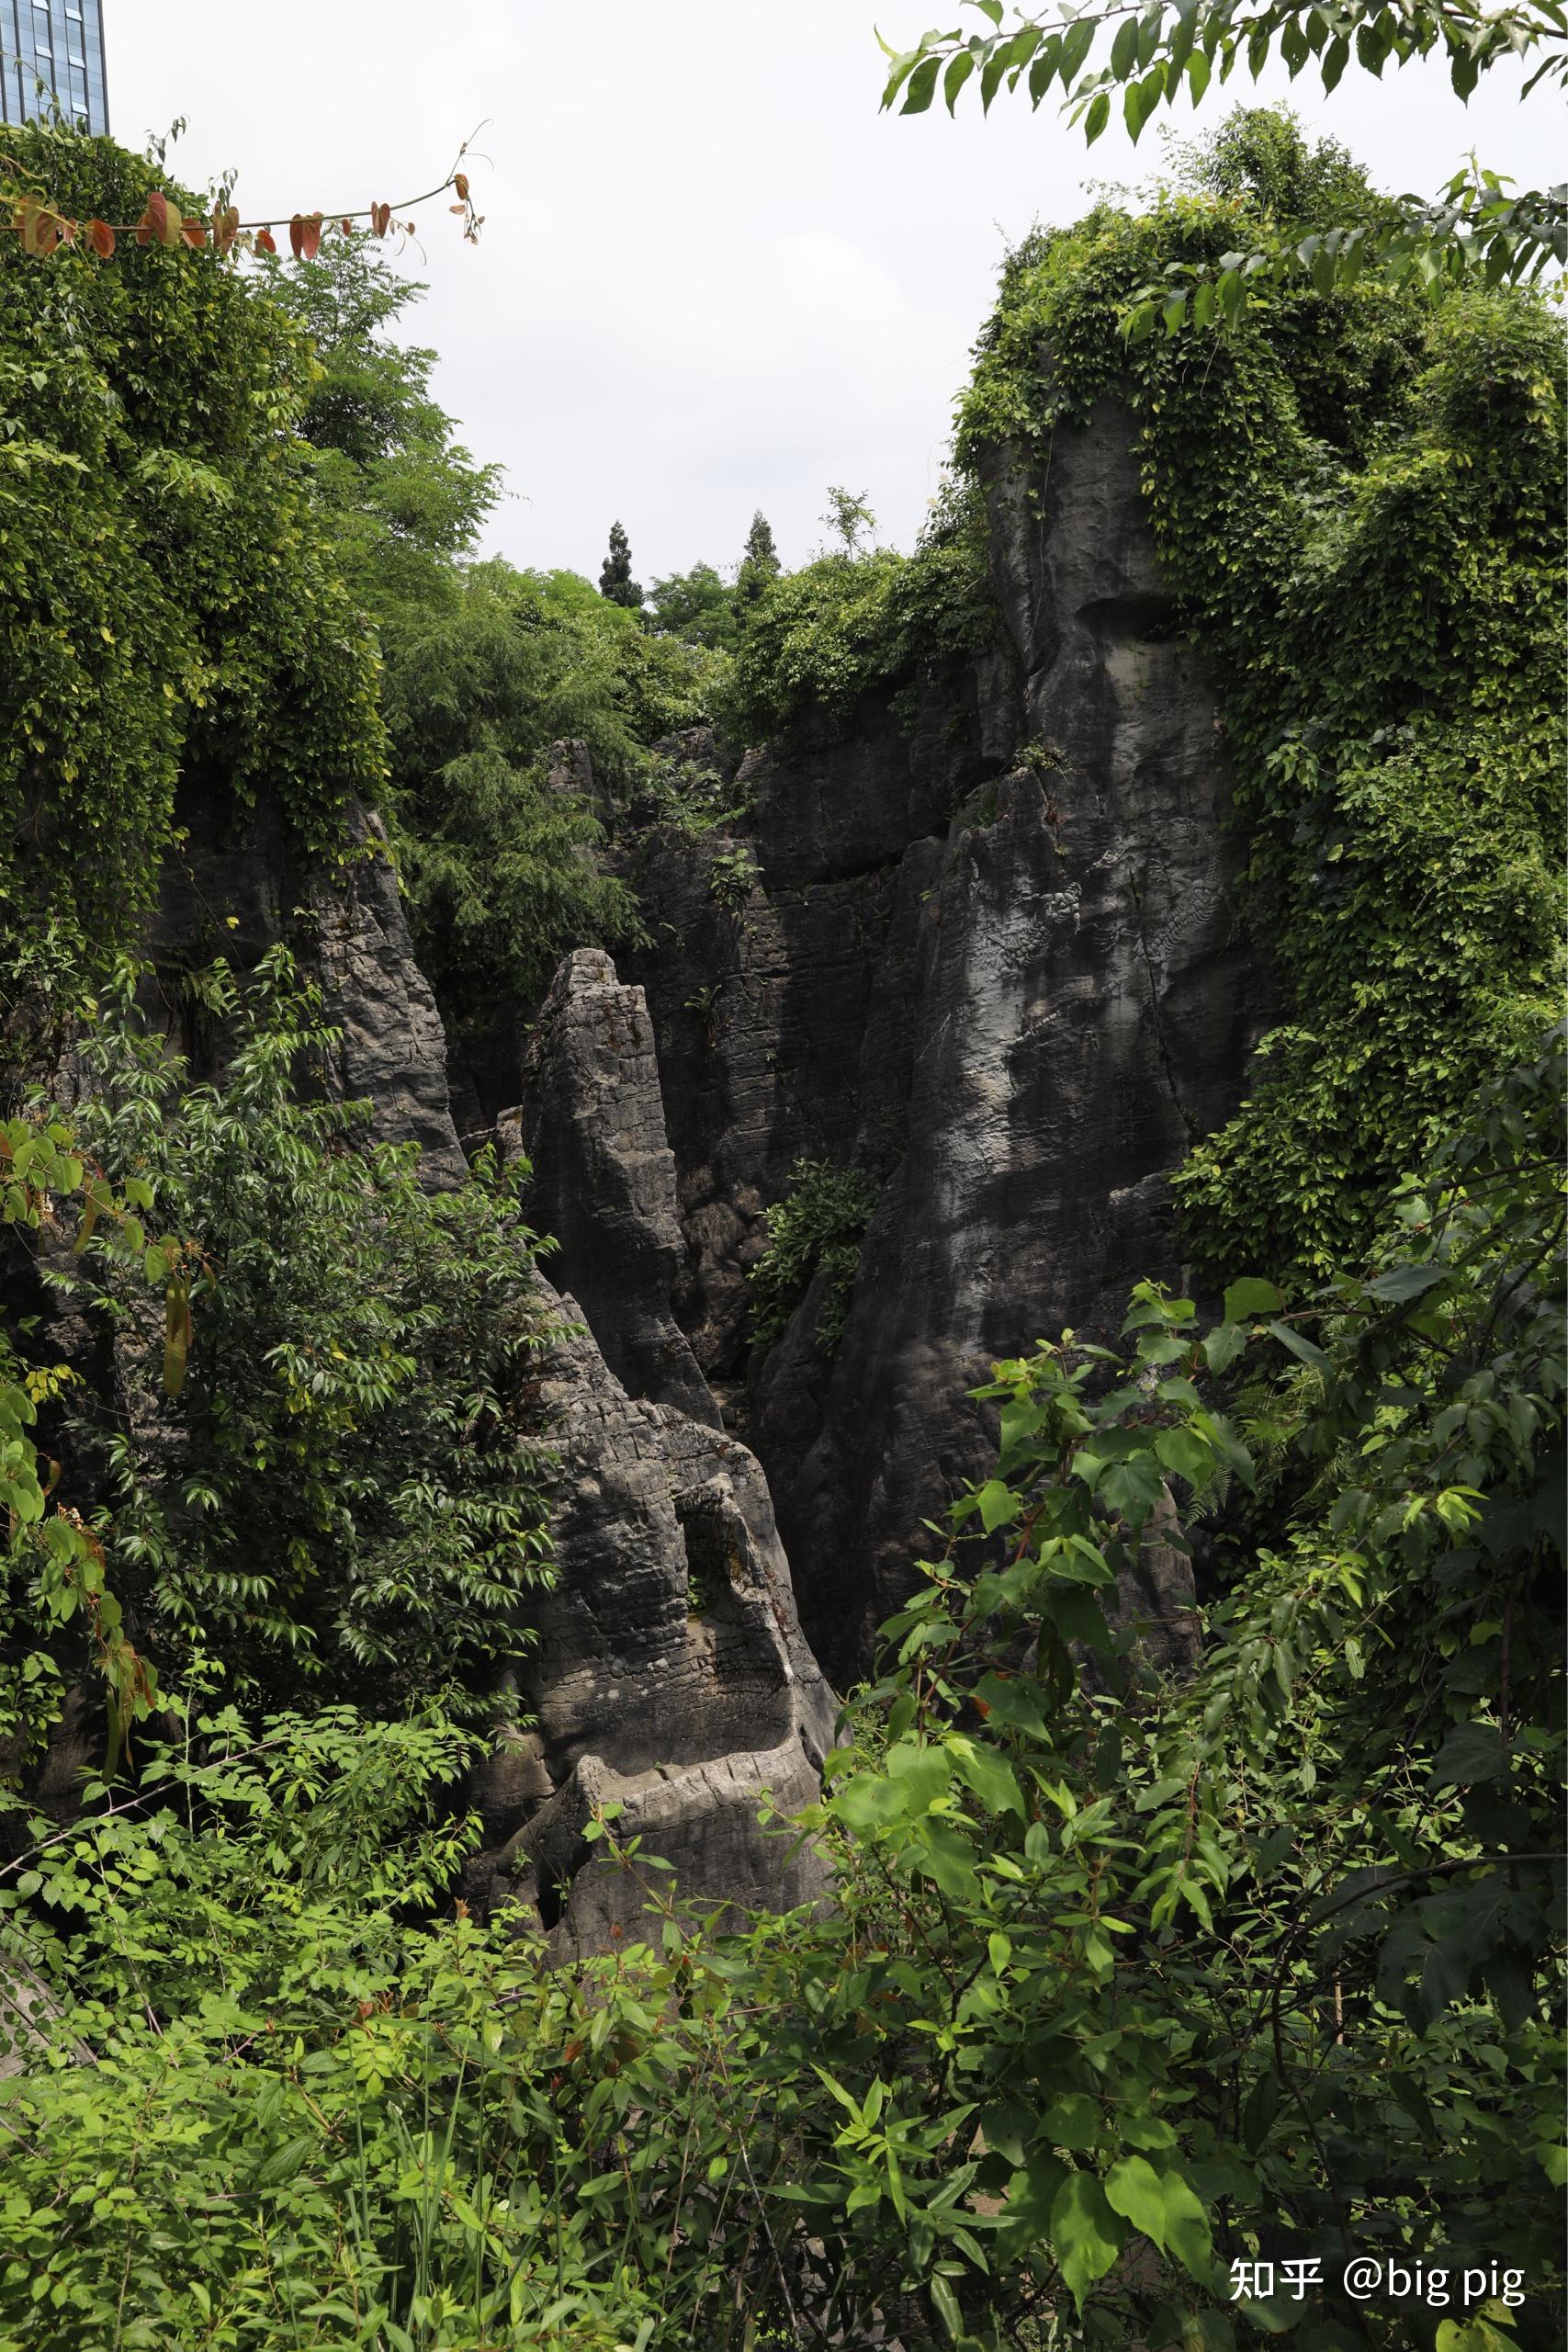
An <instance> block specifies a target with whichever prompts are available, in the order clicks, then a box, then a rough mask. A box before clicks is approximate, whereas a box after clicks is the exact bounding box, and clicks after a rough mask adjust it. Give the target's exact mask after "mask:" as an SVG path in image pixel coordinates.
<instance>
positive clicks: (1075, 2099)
mask: <svg viewBox="0 0 1568 2352" xmlns="http://www.w3.org/2000/svg"><path fill="white" fill-rule="evenodd" d="M1103 2120H1104V2119H1103V2117H1102V2115H1101V2112H1100V2101H1099V2100H1098V2099H1097V2098H1089V2096H1088V2094H1087V2093H1086V2092H1083V2091H1068V2092H1067V2093H1066V2097H1065V2098H1058V2099H1054V2100H1053V2101H1052V2103H1051V2105H1050V2106H1049V2107H1048V2108H1047V2109H1045V2111H1044V2113H1043V2115H1042V2117H1041V2118H1040V2134H1041V2137H1042V2139H1044V2140H1048V2141H1049V2142H1050V2143H1051V2145H1052V2146H1053V2147H1055V2148H1078V2149H1085V2148H1093V2147H1095V2146H1097V2145H1098V2144H1099V2141H1100V2131H1101V2128H1102V2124H1103Z"/></svg>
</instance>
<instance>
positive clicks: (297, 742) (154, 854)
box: [0, 124, 384, 947]
mask: <svg viewBox="0 0 1568 2352" xmlns="http://www.w3.org/2000/svg"><path fill="white" fill-rule="evenodd" d="M6 139H7V145H8V150H9V151H10V153H12V155H13V156H14V157H15V159H16V163H17V166H18V168H19V169H20V170H21V171H22V172H23V173H24V175H27V174H31V175H35V176H37V177H38V178H39V179H40V180H41V181H43V182H45V183H46V184H47V185H48V186H49V187H50V188H51V190H52V192H53V194H54V197H55V200H56V201H57V202H58V203H59V204H60V205H61V206H62V207H63V208H64V209H66V210H67V211H68V212H71V213H73V214H80V215H83V216H85V215H89V214H98V215H102V216H103V217H105V218H107V219H113V220H130V219H135V218H136V217H138V215H139V214H140V212H141V209H142V207H143V206H144V204H145V203H146V201H147V198H148V196H149V194H150V192H151V191H152V187H153V183H154V179H155V176H156V175H155V172H154V169H153V166H152V164H148V163H147V162H145V161H143V160H141V159H140V158H138V157H136V156H133V155H130V154H128V153H125V152H124V151H123V150H121V149H119V148H118V147H116V146H114V145H113V144H112V143H111V142H110V141H107V140H87V139H83V138H80V137H78V136H77V135H75V134H74V133H71V132H66V131H63V130H56V129H54V128H51V127H50V126H48V125H37V124H30V125H22V126H12V127H9V128H8V129H7V132H6ZM181 201H182V202H185V203H186V209H189V210H193V211H195V210H199V209H200V208H199V206H198V205H197V200H196V198H194V197H191V198H186V197H185V196H184V195H181ZM0 351H3V353H4V356H3V358H0V629H3V630H4V633H5V639H6V657H7V658H6V665H5V671H4V674H3V676H0V820H3V831H4V845H3V847H0V922H3V924H4V927H5V930H6V933H7V934H8V935H9V937H10V940H11V942H12V944H13V945H15V944H17V942H18V940H19V939H21V938H23V937H24V936H27V935H30V934H31V933H35V932H39V931H41V930H42V929H44V928H45V927H46V926H47V923H48V921H49V918H50V916H51V913H52V914H54V915H56V916H64V917H66V918H68V919H69V920H70V921H71V922H72V923H73V926H74V927H75V928H76V929H77V930H79V931H80V933H83V934H84V935H85V937H86V938H88V939H90V940H91V941H93V942H94V943H95V944H96V945H97V946H100V947H103V946H107V945H112V944H113V943H114V942H115V941H116V940H117V939H121V938H123V937H124V936H125V934H126V930H127V926H128V923H129V922H130V919H131V917H132V916H133V915H134V912H135V910H137V908H138V907H140V906H141V905H142V904H144V903H145V901H146V900H147V899H148V898H149V896H150V894H151V892H152V887H153V882H154V878H155V876H156V873H157V869H158V864H159V859H160V856H161V854H162V853H163V852H164V849H165V848H166V847H167V845H168V843H169V841H170V839H171V834H172V831H173V829H174V827H175V796H176V792H177V791H178V790H179V789H180V788H181V787H182V786H183V787H185V788H186V789H187V790H188V791H191V792H193V793H200V794H202V795H204V796H214V797H217V798H218V799H219V801H220V805H224V804H228V805H232V806H234V807H236V808H243V807H244V806H245V805H247V804H248V803H250V802H251V801H252V800H254V797H255V796H256V795H257V793H258V792H259V791H260V790H262V789H263V788H264V787H265V788H267V789H269V790H272V791H275V792H276V795H277V798H278V801H279V803H280V805H281V809H282V811H283V815H284V818H285V820H286V822H287V823H288V825H289V826H290V827H291V828H292V829H293V831H294V832H295V833H296V835H297V836H298V838H299V841H300V842H302V843H303V844H304V845H306V846H307V847H309V848H310V850H312V851H314V852H317V853H320V854H327V855H335V854H341V853H342V851H343V849H344V831H343V828H342V823H341V814H342V810H343V808H344V802H345V800H346V798H347V797H348V796H349V795H350V794H351V793H354V792H363V793H365V794H367V795H373V794H374V793H375V791H376V789H377V787H378V786H379V784H380V781H381V777H382V774H383V768H384V756H383V754H384V743H383V736H382V729H381V724H380V720H379V718H378V713H377V708H376V665H375V657H374V651H373V648H372V644H371V640H370V636H369V632H368V630H367V626H366V624H365V622H364V621H363V619H362V618H361V616H360V615H359V613H358V612H357V611H356V609H355V605H354V604H353V601H352V599H351V598H350V596H349V595H348V594H347V592H346V591H345V589H344V587H343V585H342V583H341V582H340V580H339V578H338V576H337V570H336V566H335V563H334V561H333V555H332V552H331V546H330V541H329V539H328V537H327V535H326V533H325V532H324V530H323V528H322V526H321V522H320V520H319V518H318V515H317V513H316V511H315V507H314V503H313V501H312V498H311V495H310V468H309V465H308V462H307V460H306V458H305V453H304V451H303V447H302V445H301V444H300V443H299V440H298V438H297V436H296V432H295V426H296V423H297V420H298V417H299V413H300V409H301V406H302V404H303V402H304V400H305V398H306V396H307V394H308V392H309V390H310V380H311V366H310V358H309V355H308V348H307V345H306V344H305V341H304V338H303V336H302V335H301V334H299V331H298V330H297V329H296V328H295V327H294V326H293V325H292V324H291V323H290V322H288V320H287V319H286V318H285V317H284V316H283V314H282V313H281V312H280V311H278V310H277V309H276V306H275V305H274V304H273V303H272V302H270V301H269V300H267V299H266V296H265V293H263V292H262V291H261V290H260V289H258V288H256V287H255V286H254V285H253V284H251V283H249V282H247V281H246V280H245V279H243V278H242V277H239V276H238V275H237V274H236V272H235V271H234V270H233V269H232V268H231V267H230V266H227V265H226V264H225V262H224V260H223V258H222V256H221V254H220V253H219V252H218V251H217V250H216V249H214V248H212V247H204V248H203V249H202V250H200V251H191V250H189V249H186V248H185V247H182V248H181V249H179V250H177V251H171V250H167V249H165V248H164V246H163V245H161V244H154V243H150V244H149V245H147V246H146V247H144V248H139V247H137V246H135V245H132V244H130V243H127V244H125V245H124V246H123V247H122V249H121V251H120V252H119V253H118V254H117V256H116V259H115V261H114V263H113V266H106V265H105V264H103V263H102V262H101V261H99V260H98V259H97V258H96V255H95V254H92V253H91V252H89V251H86V250H85V249H83V248H81V247H77V248H73V249H71V250H65V249H62V250H61V251H59V252H58V253H56V254H55V255H54V256H53V258H52V259H51V261H50V263H49V266H47V267H43V266H40V265H39V262H38V261H37V260H36V259H34V258H32V257H30V256H29V255H28V254H27V253H26V252H25V251H24V249H23V246H22V243H21V241H20V240H19V239H17V238H14V237H4V238H0Z"/></svg>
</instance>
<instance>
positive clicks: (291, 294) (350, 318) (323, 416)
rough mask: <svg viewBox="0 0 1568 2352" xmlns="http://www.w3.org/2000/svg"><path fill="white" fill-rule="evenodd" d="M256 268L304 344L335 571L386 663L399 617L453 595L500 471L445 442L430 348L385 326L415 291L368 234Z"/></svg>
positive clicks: (308, 414) (307, 412) (444, 604)
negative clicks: (373, 631) (378, 638)
mask: <svg viewBox="0 0 1568 2352" xmlns="http://www.w3.org/2000/svg"><path fill="white" fill-rule="evenodd" d="M261 266H262V269H263V271H264V273H265V277H264V283H265V285H266V286H267V288H268V290H269V292H270V293H271V295H272V298H273V300H275V301H276V303H277V304H278V306H279V308H280V309H282V310H285V311H288V313H289V315H290V317H292V318H294V319H296V320H297V321H298V322H299V325H300V326H301V327H302V328H303V329H304V331H305V333H306V334H308V335H309V337H310V348H311V355H312V357H313V359H314V362H315V366H316V368H317V369H318V370H319V373H318V374H317V375H316V377H315V379H314V381H313V382H312V384H311V387H310V396H309V398H308V399H307V401H306V402H305V406H304V408H303V411H302V412H301V414H300V418H299V430H300V432H301V433H302V434H303V435H304V436H305V438H306V439H307V440H308V441H309V442H310V444H311V445H312V447H314V448H315V449H316V450H317V451H318V452H319V453H320V454H319V456H318V458H317V460H316V488H317V492H318V495H319V497H320V498H321V502H322V503H323V505H324V506H325V508H326V510H327V513H328V515H329V517H330V521H331V526H332V531H333V545H334V551H335V554H336V557H337V561H338V564H339V567H340V569H341V570H342V571H343V574H344V579H345V580H346V581H347V582H348V583H349V585H350V587H351V588H352V589H353V591H354V594H355V596H356V597H357V598H358V600H359V602H360V604H361V605H363V606H364V607H365V609H366V611H367V612H368V613H370V614H372V615H373V616H374V617H375V619H376V621H377V623H378V628H379V629H380V631H381V635H382V642H383V652H384V654H387V651H388V647H389V642H390V643H391V644H392V646H393V650H392V651H391V652H390V654H389V655H388V658H390V659H393V660H395V658H396V652H395V639H396V637H397V634H398V628H399V625H400V624H407V623H408V622H410V621H412V620H413V619H414V618H416V617H417V616H419V615H421V614H423V613H427V612H429V611H431V610H433V609H442V610H446V609H450V608H451V607H452V606H453V605H454V604H455V603H456V600H457V594H458V589H459V574H458V571H457V563H458V561H459V560H460V559H462V558H465V557H467V556H468V555H469V554H470V553H471V552H472V549H473V546H474V541H475V537H476V535H477V533H478V531H479V526H480V525H481V524H482V523H483V521H484V519H485V517H486V515H489V514H490V513H491V510H492V508H493V507H494V505H495V503H496V502H497V500H498V499H499V498H500V496H501V468H500V467H499V466H493V465H489V466H481V465H477V464H476V463H475V462H474V460H473V458H471V457H470V456H469V454H468V451H467V450H466V449H465V448H463V447H460V446H459V445H458V444H457V440H456V437H455V429H454V426H453V423H452V419H451V418H450V417H449V416H448V415H447V414H446V411H445V410H444V409H442V408H441V407H440V405H439V404H438V403H437V402H436V401H434V399H433V398H432V396H431V390H430V379H431V373H432V370H433V369H434V365H435V359H436V355H435V353H434V351H431V350H427V349H424V348H423V347H422V346H420V345H409V344H405V343H399V342H394V341H393V339H392V337H391V335H390V334H388V333H386V332H385V330H386V329H388V328H389V327H392V326H394V325H395V324H396V323H397V322H399V321H400V319H401V318H402V316H403V313H404V312H405V311H407V310H408V309H409V308H410V306H411V305H412V304H413V303H415V302H417V301H418V300H420V298H421V297H422V296H423V293H424V290H425V289H424V288H423V286H421V285H419V284H418V283H417V282H415V281H414V280H412V279H409V278H404V277H399V276H398V275H397V273H396V271H395V270H394V269H393V268H392V267H391V266H390V264H389V261H388V259H387V257H386V253H385V249H384V248H383V247H382V246H381V245H380V244H379V243H378V242H377V241H376V240H375V239H374V238H370V237H355V238H350V239H334V240H333V241H332V242H331V243H328V244H326V245H324V246H323V247H322V248H321V253H320V254H318V256H317V257H316V259H315V260H313V261H303V260H301V261H281V260H274V261H271V262H266V261H264V262H263V263H262V265H261Z"/></svg>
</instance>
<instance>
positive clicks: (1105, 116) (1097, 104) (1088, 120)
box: [1083, 90, 1111, 147]
mask: <svg viewBox="0 0 1568 2352" xmlns="http://www.w3.org/2000/svg"><path fill="white" fill-rule="evenodd" d="M1110 119H1111V100H1110V98H1109V96H1107V94H1106V93H1105V91H1103V90H1097V91H1096V92H1095V95H1094V96H1093V97H1092V98H1090V100H1089V111H1088V113H1087V114H1086V115H1085V116H1084V119H1083V130H1084V139H1085V141H1086V142H1087V144H1088V145H1089V146H1090V147H1092V146H1093V144H1094V142H1095V141H1096V140H1097V139H1098V138H1099V137H1100V132H1101V131H1102V130H1104V128H1105V126H1106V124H1107V123H1108V122H1109V121H1110Z"/></svg>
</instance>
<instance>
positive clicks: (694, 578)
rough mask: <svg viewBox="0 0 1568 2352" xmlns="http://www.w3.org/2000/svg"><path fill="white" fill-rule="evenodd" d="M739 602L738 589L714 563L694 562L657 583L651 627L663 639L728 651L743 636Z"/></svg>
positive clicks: (650, 596)
mask: <svg viewBox="0 0 1568 2352" xmlns="http://www.w3.org/2000/svg"><path fill="white" fill-rule="evenodd" d="M738 604H739V592H738V590H737V589H735V588H732V587H730V586H729V585H728V583H727V582H725V581H724V580H723V579H722V578H721V577H720V575H719V574H718V573H717V572H716V571H715V570H714V568H713V565H712V564H711V563H694V564H693V566H692V568H691V570H690V571H672V572H671V575H670V577H669V579H668V580H656V581H655V582H654V583H653V587H652V590H651V592H650V594H649V606H650V608H651V610H650V617H649V626H650V627H651V628H653V630H654V631H655V633H656V635H658V636H660V637H678V638H681V639H683V640H684V642H685V643H686V644H688V645H705V646H708V647H711V648H712V649H714V650H723V651H728V650H730V649H731V648H732V647H733V646H734V644H735V642H736V639H738V637H739V633H740V631H739V617H738V612H737V606H738Z"/></svg>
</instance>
